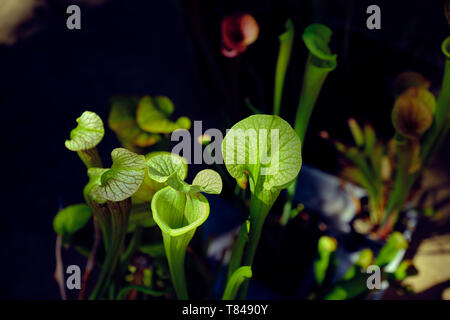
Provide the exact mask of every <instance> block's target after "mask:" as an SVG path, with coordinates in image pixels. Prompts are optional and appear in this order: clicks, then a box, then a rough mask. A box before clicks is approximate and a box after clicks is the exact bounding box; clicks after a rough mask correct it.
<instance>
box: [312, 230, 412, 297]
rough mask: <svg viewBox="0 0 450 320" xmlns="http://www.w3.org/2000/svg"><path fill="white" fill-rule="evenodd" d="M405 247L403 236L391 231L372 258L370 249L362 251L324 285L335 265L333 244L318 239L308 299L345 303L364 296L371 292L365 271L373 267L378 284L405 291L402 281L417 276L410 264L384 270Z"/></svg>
mask: <svg viewBox="0 0 450 320" xmlns="http://www.w3.org/2000/svg"><path fill="white" fill-rule="evenodd" d="M407 248H408V242H407V241H406V239H405V238H404V237H403V235H402V234H401V233H399V232H393V233H392V234H391V236H390V237H389V239H388V240H387V242H386V243H385V245H384V246H383V247H382V248H381V250H380V252H379V253H378V255H377V257H376V258H375V257H374V253H373V251H372V250H371V249H369V248H366V249H363V250H361V251H360V253H359V256H358V258H357V260H356V261H355V262H354V263H353V265H351V266H350V268H349V269H347V271H346V273H345V274H344V276H342V277H341V278H340V279H337V280H333V281H327V282H324V279H325V275H326V276H327V278H333V277H334V276H335V272H336V267H337V262H336V258H335V257H334V256H332V254H333V253H334V252H335V251H336V249H337V242H336V240H335V239H334V238H332V237H329V236H322V237H320V238H319V243H318V257H317V258H316V260H315V262H314V271H315V272H314V274H315V280H316V286H315V287H314V288H313V290H312V292H311V293H310V296H309V299H325V300H349V299H357V298H362V297H364V296H366V295H367V294H368V293H369V292H371V291H372V290H374V289H369V287H368V285H367V281H368V278H369V276H370V275H371V273H370V272H368V270H369V269H370V267H373V266H377V267H379V268H380V270H381V275H380V281H388V282H389V284H391V285H393V286H396V287H399V288H403V289H405V290H406V288H405V287H404V286H403V285H402V281H403V280H405V279H406V278H407V277H408V276H412V275H416V274H417V270H416V269H415V268H414V266H413V264H412V262H411V261H410V260H404V261H402V262H401V263H399V264H398V265H397V266H394V270H391V269H392V268H390V269H389V271H388V270H387V269H388V268H387V267H388V265H389V264H390V263H391V262H393V261H394V260H395V259H396V258H397V257H398V255H399V254H401V253H402V252H404V251H405V250H406V249H407ZM406 291H407V290H406Z"/></svg>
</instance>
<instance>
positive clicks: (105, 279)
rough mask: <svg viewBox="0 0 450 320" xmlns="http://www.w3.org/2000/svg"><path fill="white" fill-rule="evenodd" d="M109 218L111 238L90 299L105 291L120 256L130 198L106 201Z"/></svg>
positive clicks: (101, 294) (128, 214)
mask: <svg viewBox="0 0 450 320" xmlns="http://www.w3.org/2000/svg"><path fill="white" fill-rule="evenodd" d="M107 207H108V212H109V219H110V221H111V224H110V227H111V232H110V233H111V240H110V242H111V243H110V245H109V246H108V249H107V251H106V252H107V253H106V258H105V262H104V264H103V268H102V271H101V272H100V276H99V279H98V281H97V284H96V286H95V288H94V290H93V292H92V294H91V296H90V297H89V299H90V300H93V299H96V298H97V297H100V298H101V297H102V296H103V295H104V293H105V292H106V290H107V288H108V285H109V281H110V279H111V277H112V275H113V273H114V270H115V267H116V265H117V262H118V261H119V258H120V253H121V250H122V247H123V242H124V240H125V235H126V232H127V227H128V219H129V217H130V212H131V198H128V199H126V200H123V201H120V202H112V201H108V202H107ZM94 212H95V211H94Z"/></svg>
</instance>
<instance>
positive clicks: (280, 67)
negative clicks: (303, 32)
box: [273, 19, 294, 116]
mask: <svg viewBox="0 0 450 320" xmlns="http://www.w3.org/2000/svg"><path fill="white" fill-rule="evenodd" d="M285 27H286V29H287V30H286V31H285V32H284V33H283V34H281V35H280V38H279V39H280V51H279V53H278V61H277V67H276V71H275V93H274V97H273V114H274V115H277V116H278V115H279V114H280V108H281V98H282V96H283V87H284V80H285V77H286V70H287V67H288V65H289V60H290V58H291V52H292V42H293V40H294V25H293V23H292V20H290V19H289V20H287V21H286V25H285Z"/></svg>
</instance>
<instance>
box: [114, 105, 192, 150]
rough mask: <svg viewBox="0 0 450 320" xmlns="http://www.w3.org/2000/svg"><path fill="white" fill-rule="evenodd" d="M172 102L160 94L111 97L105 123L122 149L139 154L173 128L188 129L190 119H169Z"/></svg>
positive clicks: (171, 111)
mask: <svg viewBox="0 0 450 320" xmlns="http://www.w3.org/2000/svg"><path fill="white" fill-rule="evenodd" d="M174 109H175V107H174V105H173V103H172V101H171V100H170V99H169V98H167V97H163V96H156V97H150V96H144V97H142V98H138V97H136V96H129V97H125V96H118V97H114V98H112V104H111V111H110V114H109V119H108V125H109V127H110V128H111V130H113V131H114V132H115V133H116V135H117V138H118V139H119V141H120V143H121V144H122V146H123V147H124V148H127V149H129V150H131V151H133V152H137V153H142V152H143V151H144V149H145V148H147V147H150V146H152V145H154V144H156V143H158V142H160V141H161V140H162V139H163V136H162V135H163V134H168V133H171V132H173V131H175V130H176V129H189V128H190V127H191V121H190V120H189V118H187V117H180V118H178V119H177V120H176V121H171V120H170V117H171V115H172V114H173V112H174Z"/></svg>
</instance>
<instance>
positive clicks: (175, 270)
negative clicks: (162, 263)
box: [162, 229, 195, 300]
mask: <svg viewBox="0 0 450 320" xmlns="http://www.w3.org/2000/svg"><path fill="white" fill-rule="evenodd" d="M194 233H195V229H194V230H190V231H188V232H186V233H183V234H181V235H179V236H172V235H169V234H168V233H166V232H163V233H162V234H163V240H164V247H165V251H166V253H167V260H168V263H169V268H170V275H171V278H172V283H173V286H174V288H175V292H176V294H177V297H178V299H179V300H187V299H189V296H188V292H187V287H186V277H185V273H184V260H185V257H186V249H187V246H188V244H189V242H190V241H191V239H192V237H193V236H194Z"/></svg>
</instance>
